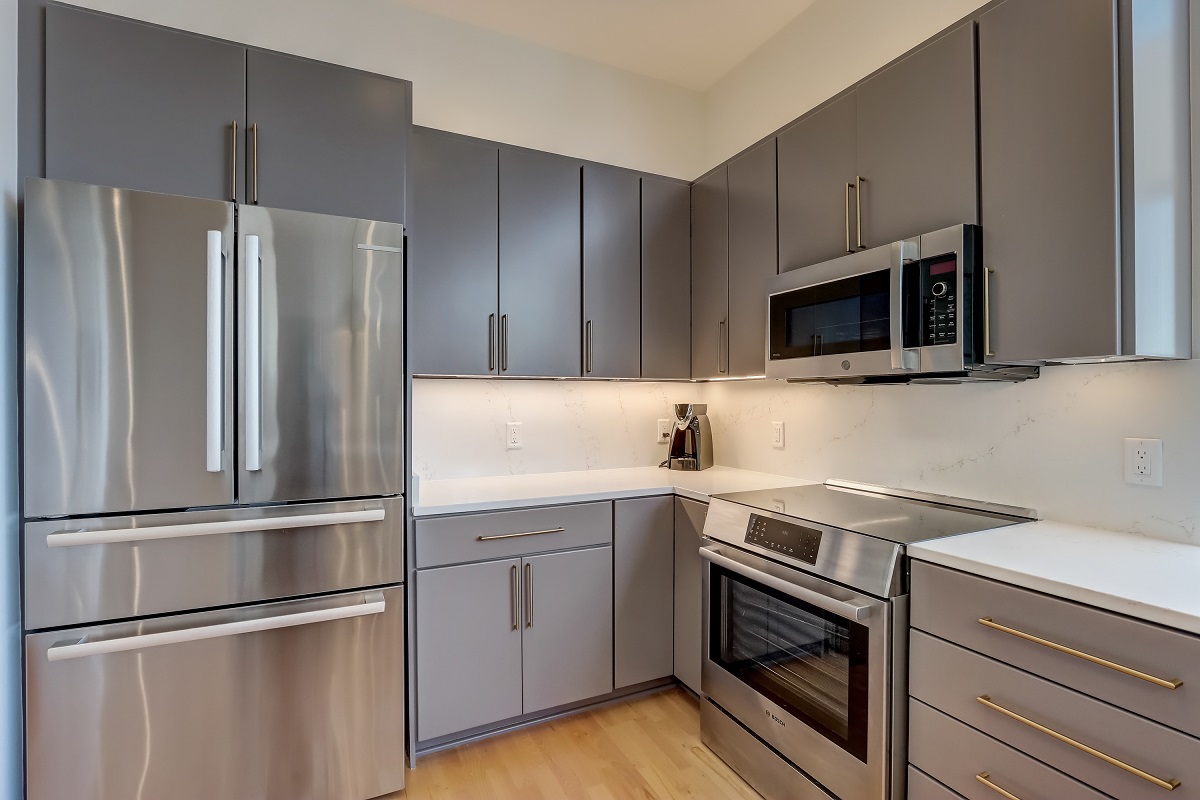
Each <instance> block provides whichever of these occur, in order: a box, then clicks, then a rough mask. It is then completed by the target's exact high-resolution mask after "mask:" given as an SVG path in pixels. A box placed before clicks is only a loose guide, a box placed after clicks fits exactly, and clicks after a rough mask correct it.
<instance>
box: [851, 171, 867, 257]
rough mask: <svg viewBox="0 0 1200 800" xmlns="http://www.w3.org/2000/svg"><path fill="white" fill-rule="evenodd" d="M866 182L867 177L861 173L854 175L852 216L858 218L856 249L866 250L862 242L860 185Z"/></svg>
mask: <svg viewBox="0 0 1200 800" xmlns="http://www.w3.org/2000/svg"><path fill="white" fill-rule="evenodd" d="M866 182H867V179H866V178H864V177H863V176H862V175H856V176H855V177H854V208H855V211H854V216H855V219H857V220H858V249H859V250H866V249H867V246H866V245H864V244H863V238H862V185H863V184H864V183H866Z"/></svg>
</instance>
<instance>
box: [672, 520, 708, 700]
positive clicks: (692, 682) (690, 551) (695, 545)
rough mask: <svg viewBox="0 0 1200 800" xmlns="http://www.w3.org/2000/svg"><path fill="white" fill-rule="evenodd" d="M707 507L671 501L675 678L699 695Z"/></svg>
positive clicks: (702, 656) (702, 658)
mask: <svg viewBox="0 0 1200 800" xmlns="http://www.w3.org/2000/svg"><path fill="white" fill-rule="evenodd" d="M706 517H708V504H707V503H697V502H696V501H694V500H685V499H683V498H681V497H676V498H675V637H674V640H675V658H674V662H675V677H676V678H679V680H680V681H682V682H683V684H684V685H685V686H687V687H688V688H689V689H691V690H692V691H693V692H695V693H696V694H700V665H701V663H702V662H703V660H704V653H703V652H702V648H703V639H702V636H701V633H702V626H703V624H704V622H703V619H704V609H703V603H704V599H703V591H704V584H703V561H701V559H700V537H701V536H702V535H703V533H704V520H705V518H706Z"/></svg>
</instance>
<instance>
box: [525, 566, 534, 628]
mask: <svg viewBox="0 0 1200 800" xmlns="http://www.w3.org/2000/svg"><path fill="white" fill-rule="evenodd" d="M525 592H526V599H525V603H526V605H525V627H526V628H532V627H533V564H530V563H529V562H528V561H526V562H525Z"/></svg>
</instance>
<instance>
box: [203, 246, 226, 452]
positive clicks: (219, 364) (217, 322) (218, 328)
mask: <svg viewBox="0 0 1200 800" xmlns="http://www.w3.org/2000/svg"><path fill="white" fill-rule="evenodd" d="M207 295H208V298H207V299H208V320H207V337H206V338H207V345H206V350H207V359H206V360H207V370H206V371H207V379H206V383H205V401H204V404H205V412H206V414H205V436H204V440H205V445H206V446H205V450H206V452H205V468H206V469H207V470H208V471H209V472H222V471H223V465H222V458H221V456H222V454H223V451H224V449H225V428H224V414H223V413H222V412H223V411H224V408H225V368H224V367H225V335H224V334H225V326H224V321H225V319H224V317H225V315H224V313H223V311H224V308H225V248H224V246H223V241H222V236H221V232H220V231H209V232H208V291H207Z"/></svg>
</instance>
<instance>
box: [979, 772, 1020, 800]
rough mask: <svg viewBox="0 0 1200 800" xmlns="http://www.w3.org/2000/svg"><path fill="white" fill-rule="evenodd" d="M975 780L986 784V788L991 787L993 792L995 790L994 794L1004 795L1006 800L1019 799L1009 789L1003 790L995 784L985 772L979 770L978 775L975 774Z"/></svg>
mask: <svg viewBox="0 0 1200 800" xmlns="http://www.w3.org/2000/svg"><path fill="white" fill-rule="evenodd" d="M975 780H977V781H979V782H980V783H982V784H983V785H984V786H986V787H987V788H989V789H991V790H992V791H993V792H995V793H996V794H998V795H1000V796H1001V797H1005V798H1007V799H1008V800H1021V798H1019V797H1017V796H1016V795H1015V794H1013V793H1012V792H1010V791H1007V790H1005V789H1001V788H1000V787H999V786H997V785H996V784H994V783H992V781H991V776H990V775H988V774H987V773H986V772H981V773H979V774H978V775H976V776H975Z"/></svg>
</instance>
